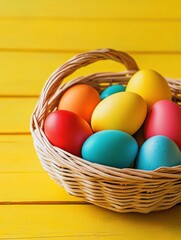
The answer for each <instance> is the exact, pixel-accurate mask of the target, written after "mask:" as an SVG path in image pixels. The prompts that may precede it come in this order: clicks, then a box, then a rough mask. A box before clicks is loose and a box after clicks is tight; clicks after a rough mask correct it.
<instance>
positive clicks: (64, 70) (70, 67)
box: [44, 48, 139, 92]
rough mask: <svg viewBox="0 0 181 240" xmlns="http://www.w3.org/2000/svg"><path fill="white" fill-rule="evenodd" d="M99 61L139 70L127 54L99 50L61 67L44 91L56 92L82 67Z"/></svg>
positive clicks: (83, 54) (75, 57)
mask: <svg viewBox="0 0 181 240" xmlns="http://www.w3.org/2000/svg"><path fill="white" fill-rule="evenodd" d="M99 60H113V61H116V62H120V63H122V64H123V65H124V66H125V67H126V68H127V69H128V70H135V71H136V70H138V69H139V68H138V66H137V64H136V62H135V60H134V59H133V58H132V57H131V56H130V55H128V54H127V53H125V52H121V51H117V50H113V49H108V48H105V49H97V50H92V51H89V52H85V53H81V54H78V55H76V56H74V57H73V58H71V59H70V60H69V61H67V62H66V63H64V64H63V65H62V66H60V67H59V68H58V69H57V70H56V71H55V72H54V73H53V74H52V75H51V76H50V78H49V79H48V81H47V83H46V84H45V86H44V91H46V92H47V91H49V90H50V88H53V89H54V90H55V89H57V88H58V87H59V85H60V84H61V82H62V81H63V80H64V79H65V78H66V77H68V76H69V75H71V74H72V73H73V72H75V71H76V70H77V69H79V68H80V67H84V66H87V65H89V64H91V63H94V62H97V61H99Z"/></svg>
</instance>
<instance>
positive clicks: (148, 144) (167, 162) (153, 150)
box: [135, 135, 181, 171]
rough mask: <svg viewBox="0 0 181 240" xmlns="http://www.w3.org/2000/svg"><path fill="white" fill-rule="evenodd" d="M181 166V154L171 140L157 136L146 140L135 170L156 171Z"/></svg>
mask: <svg viewBox="0 0 181 240" xmlns="http://www.w3.org/2000/svg"><path fill="white" fill-rule="evenodd" d="M177 165H181V152H180V149H179V148H178V146H177V145H176V143H175V142H174V141H172V140H171V139H170V138H168V137H166V136H162V135H157V136H153V137H151V138H149V139H148V140H146V141H145V142H144V143H143V145H142V146H141V148H140V150H139V153H138V156H137V159H136V164H135V168H137V169H142V170H148V171H151V170H155V169H157V168H159V167H172V166H177Z"/></svg>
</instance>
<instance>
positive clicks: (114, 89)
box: [100, 84, 126, 100]
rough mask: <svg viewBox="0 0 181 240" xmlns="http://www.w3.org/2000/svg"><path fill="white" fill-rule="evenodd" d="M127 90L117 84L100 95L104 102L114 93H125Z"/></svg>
mask: <svg viewBox="0 0 181 240" xmlns="http://www.w3.org/2000/svg"><path fill="white" fill-rule="evenodd" d="M125 89H126V87H125V86H123V85H121V84H115V85H112V86H110V87H107V88H106V89H105V90H104V91H103V92H102V93H101V95H100V97H101V100H103V99H104V98H106V97H108V96H110V95H112V94H114V93H117V92H124V91H125Z"/></svg>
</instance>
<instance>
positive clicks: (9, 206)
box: [0, 0, 181, 240]
mask: <svg viewBox="0 0 181 240" xmlns="http://www.w3.org/2000/svg"><path fill="white" fill-rule="evenodd" d="M0 29H1V36H0V71H1V77H0V86H1V87H0V112H1V114H0V162H1V167H0V183H1V187H0V239H16V240H20V239H25V240H26V239H27V240H28V239H42V240H47V239H48V240H53V239H67V240H76V239H85V240H98V239H99V240H103V239H107V240H109V239H110V240H133V239H134V240H143V239H146V240H152V239H155V240H170V239H174V240H180V236H181V224H180V218H181V205H177V206H175V207H173V208H172V209H170V210H167V211H163V212H155V213H150V214H147V215H143V214H131V213H130V214H118V213H115V212H111V211H108V210H105V209H102V208H98V207H95V206H92V205H90V204H85V203H84V202H82V201H81V200H80V199H79V198H75V197H73V196H70V195H68V194H67V193H66V192H65V190H64V189H63V188H61V187H59V186H58V185H57V184H56V183H55V182H54V181H52V180H51V179H50V177H49V176H48V174H47V173H46V172H45V171H44V170H43V168H42V166H41V164H40V162H39V160H38V157H37V155H36V152H35V150H34V147H33V143H32V138H31V136H30V133H29V122H30V116H31V113H32V111H33V109H34V106H35V104H36V102H37V99H38V98H37V97H38V96H39V94H40V92H41V89H42V87H43V85H44V83H45V81H46V79H47V78H48V77H49V76H50V74H51V73H52V72H53V71H54V70H55V69H56V68H57V67H58V66H60V65H61V64H63V63H64V62H65V61H67V60H68V59H69V58H71V57H73V56H74V55H76V54H78V53H80V52H83V51H87V50H92V49H97V48H104V47H106V48H107V47H109V48H115V49H117V50H121V51H126V52H128V53H130V54H131V56H133V57H134V58H135V60H136V61H137V63H138V65H139V67H140V68H151V69H154V70H157V71H158V72H160V73H161V74H162V75H164V76H169V77H173V78H181V68H180V62H181V45H180V42H181V14H180V0H173V1H166V2H165V1H164V0H160V1H157V0H152V1H150V2H149V1H145V0H128V1H120V0H107V1H105V0H99V1H97V0H92V1H88V0H76V1H74V0H66V1H65V0H51V1H49V0H43V1H42V0H26V1H24V0H6V1H0ZM123 69H124V68H123V67H122V66H120V65H119V64H118V63H114V62H109V61H108V62H107V61H102V62H98V63H96V64H93V65H90V66H88V67H86V68H83V69H81V70H79V71H77V72H76V73H75V74H73V75H72V76H70V77H69V78H67V79H66V80H65V81H69V80H71V79H72V78H75V77H77V76H80V75H87V74H90V73H93V72H99V71H122V70H123Z"/></svg>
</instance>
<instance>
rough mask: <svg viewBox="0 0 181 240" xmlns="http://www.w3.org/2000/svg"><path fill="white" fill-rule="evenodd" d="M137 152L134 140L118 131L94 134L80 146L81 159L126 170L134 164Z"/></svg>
mask: <svg viewBox="0 0 181 240" xmlns="http://www.w3.org/2000/svg"><path fill="white" fill-rule="evenodd" d="M137 152H138V145H137V142H136V140H135V139H134V138H133V137H132V136H131V135H129V134H128V133H125V132H122V131H119V130H104V131H100V132H97V133H94V134H93V135H91V136H90V137H89V138H87V139H86V141H85V142H84V144H83V146H82V157H83V158H84V159H86V160H88V161H90V162H93V163H98V164H102V165H106V166H111V167H117V168H127V167H131V166H132V165H133V163H134V160H135V158H136V155H137Z"/></svg>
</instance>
